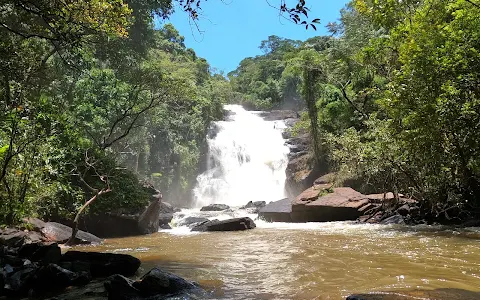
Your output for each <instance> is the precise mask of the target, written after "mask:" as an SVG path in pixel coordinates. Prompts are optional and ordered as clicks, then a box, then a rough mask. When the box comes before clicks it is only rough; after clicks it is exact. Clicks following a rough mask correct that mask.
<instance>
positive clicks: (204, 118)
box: [0, 0, 231, 223]
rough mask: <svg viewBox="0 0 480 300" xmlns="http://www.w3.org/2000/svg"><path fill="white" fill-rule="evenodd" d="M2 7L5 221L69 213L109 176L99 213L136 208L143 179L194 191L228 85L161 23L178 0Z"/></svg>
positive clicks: (0, 149)
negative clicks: (210, 129)
mask: <svg viewBox="0 0 480 300" xmlns="http://www.w3.org/2000/svg"><path fill="white" fill-rule="evenodd" d="M0 7H1V9H2V11H3V12H4V15H3V17H5V18H4V19H3V20H2V27H1V28H0V54H1V55H0V66H1V69H2V72H1V74H0V83H1V84H0V97H1V101H0V103H2V104H1V107H0V109H1V110H0V198H1V199H2V206H1V207H0V223H14V222H18V221H19V220H21V218H22V217H24V216H27V215H36V216H40V217H43V218H47V219H48V218H58V217H60V218H68V217H71V216H72V215H73V214H75V213H76V211H77V210H78V208H79V207H80V206H81V205H82V204H84V203H85V201H86V200H88V199H89V198H90V197H92V196H93V194H92V190H91V189H90V188H89V187H92V188H102V187H103V185H104V184H105V183H104V182H103V180H102V178H107V177H108V179H109V180H108V181H109V183H110V186H111V188H112V192H110V193H108V194H106V195H102V196H101V197H100V198H99V199H98V200H97V201H96V202H95V204H94V205H92V206H91V207H89V208H88V210H89V211H90V212H91V213H96V212H100V211H101V212H117V213H138V211H139V210H141V209H142V208H143V207H144V206H145V205H146V204H147V201H148V199H149V197H150V195H147V194H146V193H145V191H144V189H143V188H142V186H141V185H140V183H139V179H149V178H151V177H155V180H156V182H157V184H158V185H157V188H162V191H163V192H164V195H167V196H168V194H169V191H170V190H175V189H176V187H175V186H178V191H177V190H176V192H179V191H180V192H183V193H185V191H187V190H188V189H189V185H190V184H191V182H192V181H193V179H192V178H193V177H194V175H195V174H196V170H197V168H198V162H199V157H200V155H201V152H202V151H203V149H204V146H203V145H204V144H205V136H206V132H207V129H208V125H209V123H210V122H211V121H212V120H216V119H218V118H220V117H222V115H223V112H222V104H223V103H225V102H226V99H227V98H229V97H230V95H231V93H230V89H229V84H228V82H227V81H226V80H225V79H224V78H223V77H222V76H216V75H215V76H214V75H212V74H211V72H210V67H209V65H208V63H207V62H206V60H204V59H202V58H198V57H197V56H196V54H195V52H194V51H193V50H192V49H186V47H185V45H184V42H183V37H182V36H180V35H179V33H178V31H177V30H176V29H175V28H174V27H173V26H172V25H170V24H167V25H165V26H164V27H162V28H160V29H154V26H153V17H154V16H155V15H157V16H160V17H165V16H167V15H168V14H169V13H171V11H172V1H168V0H125V1H122V0H111V1H110V0H108V1H100V0H95V1H73V2H71V1H70V2H68V3H63V2H58V1H49V0H45V1H38V3H37V2H36V3H35V4H33V3H31V2H28V1H20V2H19V3H15V4H14V3H13V2H12V1H6V2H4V3H2V4H0ZM92 162H94V163H92ZM126 167H128V168H129V169H127V168H126ZM158 173H160V174H162V176H161V177H158V176H152V175H151V174H158ZM105 176H106V177H105ZM80 178H83V180H81V179H80Z"/></svg>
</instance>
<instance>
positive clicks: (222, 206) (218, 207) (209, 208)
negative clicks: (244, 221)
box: [200, 204, 230, 211]
mask: <svg viewBox="0 0 480 300" xmlns="http://www.w3.org/2000/svg"><path fill="white" fill-rule="evenodd" d="M227 209H230V206H228V205H226V204H210V205H207V206H204V207H202V208H201V209H200V211H222V210H227Z"/></svg>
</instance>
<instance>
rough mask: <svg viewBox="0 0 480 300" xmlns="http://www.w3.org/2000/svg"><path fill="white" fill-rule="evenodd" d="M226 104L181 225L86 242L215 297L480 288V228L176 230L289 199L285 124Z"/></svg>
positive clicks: (343, 225)
mask: <svg viewBox="0 0 480 300" xmlns="http://www.w3.org/2000/svg"><path fill="white" fill-rule="evenodd" d="M226 109H227V110H228V111H230V117H229V118H228V119H227V120H226V121H221V122H217V123H215V124H214V125H215V126H214V127H215V128H214V129H215V130H213V133H212V134H211V136H210V137H209V162H208V168H207V171H206V172H205V173H204V174H202V175H200V176H199V178H198V184H197V186H196V188H195V190H194V192H195V201H194V205H193V206H194V208H192V209H185V210H183V211H182V212H180V213H177V214H176V215H175V218H174V220H173V222H172V225H173V226H174V228H173V229H172V230H162V231H160V232H158V233H155V234H152V235H147V236H140V237H131V238H121V239H109V240H107V241H106V242H105V243H104V244H103V245H101V246H96V247H79V248H80V249H82V250H88V251H93V250H95V251H107V252H115V253H127V254H131V255H134V256H136V257H138V258H140V259H141V260H142V262H143V263H142V267H141V268H142V270H141V272H143V271H147V270H149V269H150V268H152V267H154V266H159V267H162V268H165V269H167V270H168V271H171V272H174V273H176V274H178V275H180V276H183V277H185V278H188V279H191V280H194V281H197V282H199V283H200V284H201V285H202V286H204V287H205V288H206V289H207V290H209V291H211V292H212V298H214V299H345V297H346V296H347V295H349V294H351V293H368V292H376V291H409V290H415V289H426V290H434V289H438V288H456V289H462V290H468V291H474V292H480V229H479V228H467V229H462V230H456V229H452V228H445V227H432V226H416V227H406V226H398V225H394V226H390V225H388V226H384V225H369V224H362V225H359V224H353V223H352V222H331V223H304V224H289V223H267V222H264V221H262V220H256V221H255V222H256V224H257V228H255V229H253V230H249V231H244V232H218V233H191V232H189V229H188V228H187V227H175V223H176V222H178V221H179V220H181V219H182V218H185V217H187V216H193V215H203V216H206V217H208V218H210V219H213V218H219V219H222V218H228V217H232V216H244V215H247V212H246V211H244V210H238V209H233V210H231V211H227V212H219V213H202V212H200V211H199V208H200V207H201V206H203V205H207V204H211V203H225V204H228V205H230V206H232V207H239V206H241V205H244V204H245V203H246V202H248V201H249V200H253V201H255V200H265V201H267V202H268V201H274V200H278V199H281V198H283V197H284V196H285V193H284V182H285V168H286V163H287V154H288V147H286V146H285V143H284V142H285V141H284V140H283V138H282V135H281V131H282V130H283V128H284V124H283V122H281V121H279V122H266V121H263V120H262V119H261V118H260V117H258V116H257V115H256V114H255V113H251V112H246V111H245V110H243V109H242V108H241V107H238V106H227V107H226ZM250 216H251V217H252V218H255V215H250ZM479 295H480V294H479ZM455 297H456V298H455ZM454 298H455V299H466V298H465V297H462V296H461V294H459V293H454V294H449V295H447V296H442V297H440V296H439V297H433V298H431V299H445V300H446V299H454ZM478 298H480V296H479V297H478ZM417 299H427V298H425V297H419V298H417ZM469 299H470V298H469ZM471 299H476V297H475V296H474V298H471Z"/></svg>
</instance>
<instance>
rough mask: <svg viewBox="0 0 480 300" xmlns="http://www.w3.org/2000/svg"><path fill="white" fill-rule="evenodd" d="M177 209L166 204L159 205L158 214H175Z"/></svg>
mask: <svg viewBox="0 0 480 300" xmlns="http://www.w3.org/2000/svg"><path fill="white" fill-rule="evenodd" d="M176 211H177V209H175V207H173V205H171V204H170V203H168V202H163V201H162V203H161V204H160V213H172V214H173V213H174V212H176Z"/></svg>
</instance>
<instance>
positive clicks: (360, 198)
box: [291, 187, 369, 222]
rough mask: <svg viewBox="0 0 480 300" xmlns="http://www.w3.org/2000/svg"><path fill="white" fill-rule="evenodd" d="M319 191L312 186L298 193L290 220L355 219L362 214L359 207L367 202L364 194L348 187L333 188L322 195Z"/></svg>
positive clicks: (324, 220) (323, 220)
mask: <svg viewBox="0 0 480 300" xmlns="http://www.w3.org/2000/svg"><path fill="white" fill-rule="evenodd" d="M321 192H322V191H321V190H320V189H316V188H315V187H313V188H310V189H307V190H305V191H304V192H303V193H302V194H300V195H299V196H298V197H297V198H296V199H295V200H294V202H293V203H292V213H291V216H292V221H294V222H329V221H348V220H356V219H357V218H358V217H360V216H361V215H362V212H361V208H362V207H363V206H365V205H367V204H368V203H369V200H368V199H367V198H366V197H365V195H363V194H361V193H359V192H357V191H355V190H354V189H352V188H349V187H340V188H334V189H333V192H332V193H328V194H326V195H323V196H322V195H321V194H320V193H321ZM316 195H317V196H319V197H318V198H317V197H316Z"/></svg>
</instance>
